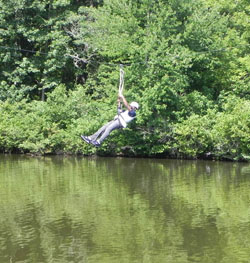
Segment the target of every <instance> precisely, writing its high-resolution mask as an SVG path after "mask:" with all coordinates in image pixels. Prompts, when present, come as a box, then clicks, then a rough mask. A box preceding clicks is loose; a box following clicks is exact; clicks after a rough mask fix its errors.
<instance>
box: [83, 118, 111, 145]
mask: <svg viewBox="0 0 250 263" xmlns="http://www.w3.org/2000/svg"><path fill="white" fill-rule="evenodd" d="M112 122H113V120H112V121H110V122H108V123H106V124H105V125H103V126H102V127H101V128H100V129H99V130H98V131H97V132H95V133H94V134H92V135H90V136H89V137H88V138H89V139H90V140H91V141H96V140H97V138H98V137H99V136H100V135H101V134H102V133H104V131H105V130H106V128H107V127H108V126H109V125H110V124H111V123H112Z"/></svg>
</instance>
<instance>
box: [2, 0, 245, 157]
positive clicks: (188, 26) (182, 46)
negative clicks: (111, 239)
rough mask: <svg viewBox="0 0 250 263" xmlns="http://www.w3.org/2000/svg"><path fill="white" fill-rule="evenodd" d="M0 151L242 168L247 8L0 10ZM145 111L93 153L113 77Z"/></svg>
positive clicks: (160, 4)
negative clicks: (237, 163) (89, 140)
mask: <svg viewBox="0 0 250 263" xmlns="http://www.w3.org/2000/svg"><path fill="white" fill-rule="evenodd" d="M0 10H1V11H0V23H1V27H0V60H1V64H0V70H1V75H0V111H1V116H0V149H1V150H2V151H3V152H6V151H7V152H13V151H17V152H36V153H42V154H45V153H73V154H87V155H88V154H94V153H97V154H102V155H110V154H112V155H132V156H171V157H186V158H199V157H202V158H204V157H206V158H207V157H209V158H226V159H230V160H249V159H250V100H249V99H250V75H249V71H250V57H249V56H250V55H249V54H250V52H249V50H250V43H249V41H250V33H249V32H250V28H249V27H250V26H249V13H250V5H249V3H248V1H247V0H239V1H237V2H235V1H233V0H229V1H224V0H219V1H214V0H209V1H205V0H198V1H193V0H192V1H188V0H168V1H163V0H157V1H152V0H133V1H132V0H104V1H101V0H99V1H98V0H96V1H95V0H92V1H91V0H89V1H87V0H86V1H84V0H71V1H70V0H60V1H58V0H44V1H42V2H41V1H36V0H18V1H16V0H15V1H14V0H10V1H7V2H6V1H3V0H0ZM120 64H123V67H124V70H125V91H124V93H125V94H124V95H125V96H126V98H127V99H128V100H136V101H138V102H139V103H140V105H141V108H140V111H139V114H138V117H137V120H136V124H133V125H132V126H130V127H129V128H127V129H124V130H123V131H119V132H114V133H113V134H112V135H111V136H110V137H109V139H108V140H107V141H105V143H104V146H103V147H102V148H101V149H98V150H96V149H94V148H91V147H90V146H88V145H84V144H83V143H82V142H81V140H80V137H79V135H80V134H89V133H92V132H94V131H95V130H96V129H97V128H98V127H99V126H100V125H102V124H103V123H104V122H105V121H107V120H109V119H110V118H113V116H114V115H115V111H116V99H117V92H118V85H119V67H120Z"/></svg>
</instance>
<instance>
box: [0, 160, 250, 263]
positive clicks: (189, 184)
mask: <svg viewBox="0 0 250 263" xmlns="http://www.w3.org/2000/svg"><path fill="white" fill-rule="evenodd" d="M11 158H12V160H9V159H8V160H7V159H5V160H4V161H3V162H0V171H1V172H0V180H1V185H4V186H5V187H4V188H3V189H1V195H2V197H3V198H1V200H0V205H1V206H0V207H1V208H0V211H1V217H0V218H1V219H0V221H1V225H0V233H1V235H0V244H1V246H0V262H1V261H3V262H9V261H10V259H12V260H13V262H15V261H24V262H25V261H26V262H104V263H105V262H177V263H178V262H190V261H191V262H195V261H198V262H199V261H200V262H230V261H231V258H233V259H234V262H241V261H240V260H239V259H241V260H243V259H244V258H246V257H248V258H249V256H250V252H249V251H248V249H247V245H245V244H248V242H249V241H250V232H249V227H248V226H249V215H250V213H249V200H250V198H249V192H248V191H247V190H248V187H249V179H248V175H249V173H248V172H246V171H248V168H247V167H248V166H247V165H244V164H231V163H217V162H200V161H199V162H195V161H192V162H189V161H172V160H171V161H170V160H167V161H166V160H150V159H114V158H98V159H91V158H88V159H78V158H41V159H40V158H38V159H37V158H27V157H23V158H21V157H18V158H17V159H16V158H15V157H11ZM1 160H2V159H1ZM239 227H240V231H239ZM242 240H243V241H244V242H243V243H242Z"/></svg>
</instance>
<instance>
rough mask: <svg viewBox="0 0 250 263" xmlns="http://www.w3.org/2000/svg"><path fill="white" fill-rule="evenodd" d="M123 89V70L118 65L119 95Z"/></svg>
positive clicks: (121, 66)
mask: <svg viewBox="0 0 250 263" xmlns="http://www.w3.org/2000/svg"><path fill="white" fill-rule="evenodd" d="M123 88H124V70H123V65H122V64H121V65H120V84H119V95H122V92H123Z"/></svg>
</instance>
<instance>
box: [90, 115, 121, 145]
mask: <svg viewBox="0 0 250 263" xmlns="http://www.w3.org/2000/svg"><path fill="white" fill-rule="evenodd" d="M120 128H123V127H122V125H121V124H120V122H119V120H118V119H116V120H112V121H110V122H108V123H107V124H105V125H103V126H102V127H101V128H100V129H99V130H98V131H97V132H96V133H94V134H93V135H91V136H90V138H91V140H92V141H96V140H97V138H98V137H99V136H101V137H100V139H99V142H100V143H102V141H103V140H104V139H105V138H106V137H108V136H109V134H110V133H111V132H112V131H113V130H115V129H120Z"/></svg>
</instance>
